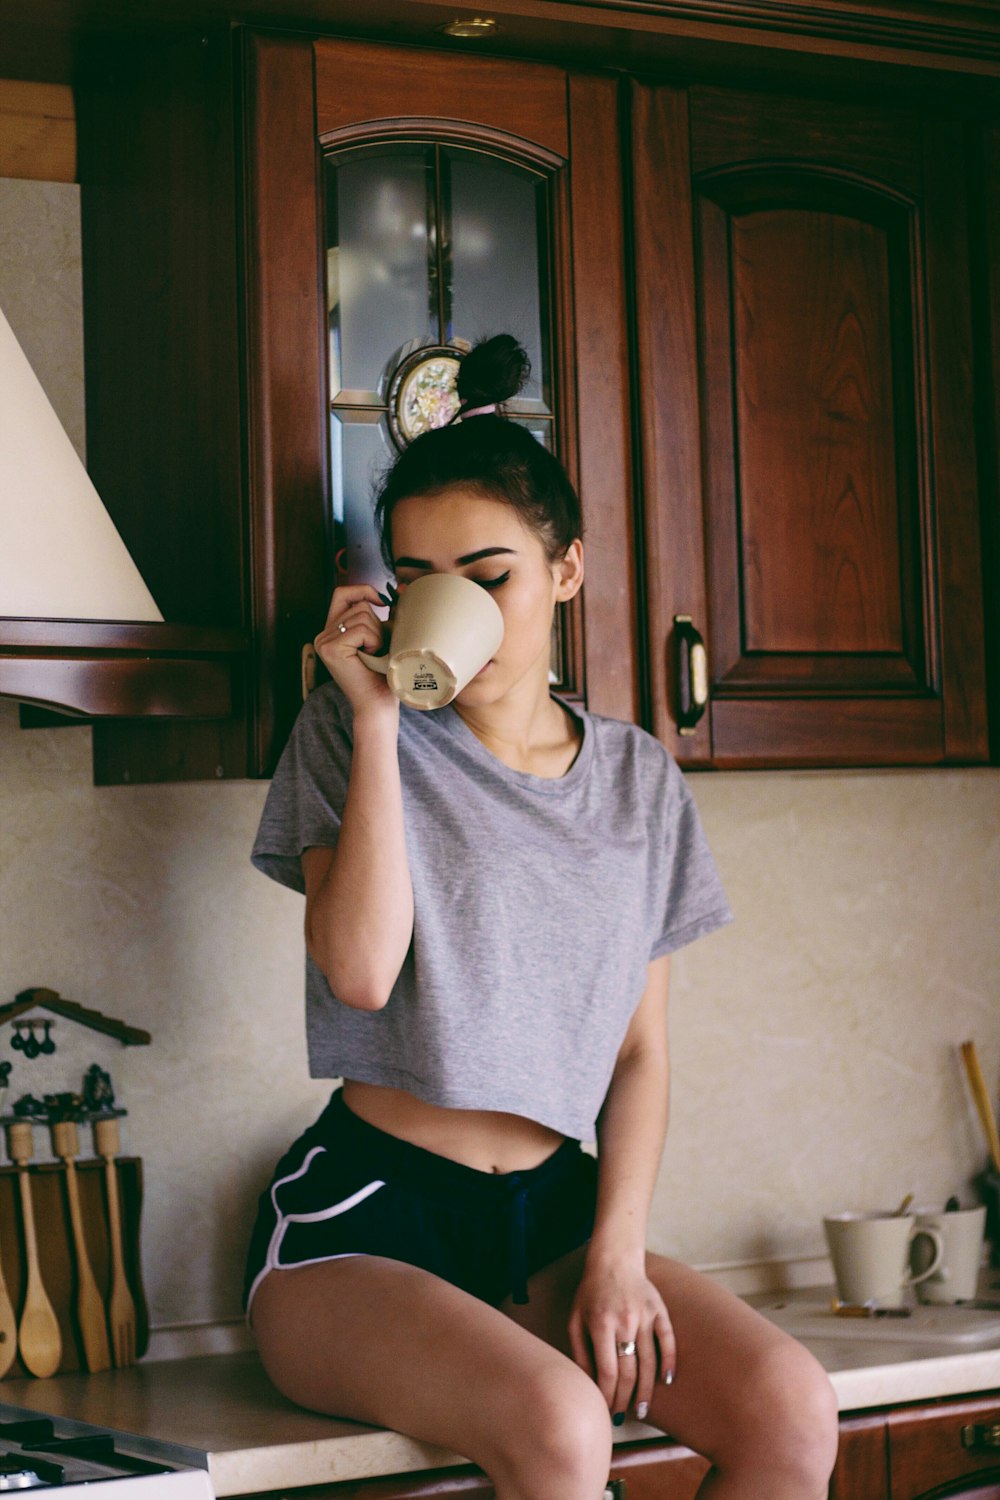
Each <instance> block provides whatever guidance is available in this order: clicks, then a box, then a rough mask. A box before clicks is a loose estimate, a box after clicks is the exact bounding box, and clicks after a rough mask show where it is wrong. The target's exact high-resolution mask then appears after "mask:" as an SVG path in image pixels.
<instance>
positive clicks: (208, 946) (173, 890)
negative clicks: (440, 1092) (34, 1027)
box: [0, 181, 1000, 1328]
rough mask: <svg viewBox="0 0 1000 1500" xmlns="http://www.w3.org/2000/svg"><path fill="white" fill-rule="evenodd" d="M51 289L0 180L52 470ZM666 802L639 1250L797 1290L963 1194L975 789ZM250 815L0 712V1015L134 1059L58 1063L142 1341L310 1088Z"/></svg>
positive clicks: (840, 776)
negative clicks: (73, 1011)
mask: <svg viewBox="0 0 1000 1500" xmlns="http://www.w3.org/2000/svg"><path fill="white" fill-rule="evenodd" d="M79 275H80V270H79V204H78V194H77V190H76V189H75V188H73V187H70V186H58V185H54V184H40V183H30V182H5V181H0V306H2V307H3V308H4V311H5V312H6V313H7V316H8V318H9V319H10V322H11V324H12V326H13V327H14V330H15V332H16V333H17V334H18V336H19V337H20V338H21V339H22V341H23V343H24V346H25V349H26V351H27V352H28V354H29V356H30V357H31V358H32V359H33V360H34V361H35V363H36V367H37V368H38V373H39V375H40V377H41V379H42V381H43V384H45V385H46V389H47V390H48V391H49V394H50V397H51V399H52V400H53V403H54V404H55V406H56V408H57V410H58V411H59V412H60V415H61V416H62V417H63V420H64V422H65V423H66V425H67V427H68V429H69V431H70V434H71V436H73V438H74V440H75V441H77V442H78V443H80V441H81V429H82V404H83V403H82V368H81V352H80V351H81V334H80V311H79V306H80V302H79ZM690 780H691V785H692V787H693V789H694V793H695V797H696V800H697V802H698V805H699V808H700V810H701V813H702V817H703V820H704V823H705V827H706V830H707V833H708V837H709V841H710V843H711V845H712V848H713V850H714V852H715V855H716V858H717V861H718V863H719V866H720V869H721V871H722V874H723V878H724V880H725V883H726V887H727V890H728V893H729V896H730V900H731V902H732V905H733V909H734V911H735V914H736V919H737V920H736V923H735V924H734V926H732V927H730V928H728V929H726V930H725V931H723V932H721V933H719V934H717V935H715V936H713V937H711V938H708V939H706V940H705V941H703V942H702V943H699V944H697V945H695V946H694V947H693V948H691V949H690V950H687V951H685V952H682V953H681V954H679V955H678V956H677V958H676V959H675V961H674V996H673V1001H672V1022H671V1034H672V1042H673V1057H674V1075H675V1076H674V1085H673V1107H672V1122H671V1128H670V1135H669V1138H668V1145H667V1151H666V1154H665V1158H664V1165H663V1169H662V1172H661V1175H660V1180H659V1183H658V1186H657V1191H656V1197H655V1202H654V1206H653V1213H652V1221H651V1232H650V1241H651V1244H652V1245H653V1247H654V1248H656V1249H660V1250H663V1251H666V1252H668V1253H671V1254H676V1255H679V1256H681V1257H682V1258H683V1259H686V1260H689V1261H692V1262H693V1263H695V1264H699V1265H719V1264H732V1263H742V1262H768V1263H770V1262H782V1263H794V1262H795V1261H796V1260H805V1261H808V1260H809V1259H810V1258H812V1257H815V1256H820V1255H822V1253H823V1241H822V1232H821V1229H820V1223H819V1220H820V1215H821V1214H822V1213H823V1212H824V1211H825V1210H829V1209H837V1208H847V1207H856V1206H860V1207H864V1206H876V1205H886V1204H890V1203H895V1202H897V1201H898V1200H899V1198H900V1197H902V1195H903V1193H904V1192H906V1191H913V1192H914V1193H915V1195H916V1197H917V1201H918V1202H934V1201H938V1202H941V1201H943V1199H944V1198H945V1197H946V1196H947V1195H948V1194H949V1193H951V1192H953V1191H957V1192H961V1193H963V1195H967V1194H968V1192H969V1182H970V1179H971V1177H972V1175H973V1174H974V1173H975V1171H976V1170H977V1169H978V1167H979V1166H980V1165H981V1163H982V1159H983V1152H982V1149H981V1147H980V1143H979V1136H978V1133H977V1128H976V1124H975V1118H974V1115H973V1113H972V1110H971V1107H970V1105H969V1103H968V1101H967V1097H966V1093H965V1088H964V1084H963V1081H962V1076H961V1070H960V1065H959V1059H958V1052H957V1045H958V1043H959V1042H960V1041H962V1040H963V1039H964V1038H965V1037H966V1036H974V1037H975V1038H976V1039H977V1040H978V1042H979V1045H980V1050H981V1054H982V1057H983V1062H984V1066H985V1069H986V1072H987V1076H988V1078H989V1079H990V1080H991V1081H992V1082H993V1083H994V1084H995V1083H996V1080H997V1077H998V1072H1000V1003H998V1002H1000V922H998V919H997V886H998V878H997V877H998V873H1000V817H998V804H1000V770H995V769H978V770H950V771H891V772H800V773H791V772H764V773H725V774H706V775H701V776H698V775H695V776H692V777H691V778H690ZM265 790H266V788H265V787H264V786H263V785H260V784H256V783H247V782H244V783H228V784H224V785H214V784H212V785H190V786H184V785H181V786H170V787H155V786H154V787H117V788H95V787H93V786H92V785H91V766H90V731H89V730H88V729H86V728H83V727H81V728H75V727H74V728H66V729H58V730H55V729H53V730H31V731H22V730H21V729H20V728H19V726H18V714H17V709H16V707H15V706H14V705H12V704H10V703H3V702H0V1003H2V1002H4V1001H6V1000H9V999H13V997H14V995H15V994H16V993H17V991H19V990H21V989H23V988H25V987H26V986H28V985H48V986H49V987H51V988H53V989H56V990H58V991H60V992H61V993H62V994H63V995H64V996H66V997H68V998H70V999H73V1000H77V1001H79V1002H81V1003H82V1004H84V1005H86V1006H90V1007H96V1008H98V1009H100V1010H103V1011H105V1012H106V1013H108V1014H110V1015H113V1016H117V1017H120V1018H122V1019H124V1020H126V1021H128V1022H129V1023H130V1024H132V1025H135V1026H140V1027H144V1028H146V1029H147V1030H149V1031H151V1032H152V1034H153V1044H152V1046H150V1047H139V1048H121V1049H115V1048H114V1047H109V1046H108V1045H107V1044H106V1043H104V1042H103V1041H97V1039H95V1044H96V1050H95V1045H91V1044H89V1043H84V1042H80V1043H74V1044H73V1045H72V1047H70V1046H69V1045H67V1052H66V1062H67V1066H68V1067H69V1066H70V1065H72V1066H73V1067H76V1063H77V1061H78V1060H81V1061H82V1060H83V1053H84V1052H86V1053H87V1057H86V1061H87V1062H89V1061H93V1060H99V1061H100V1062H101V1065H102V1066H103V1067H105V1068H107V1069H109V1070H110V1072H111V1073H112V1077H113V1079H114V1083H115V1087H116V1089H117V1091H118V1094H119V1097H120V1102H121V1103H123V1104H124V1106H125V1107H126V1108H127V1109H128V1110H129V1117H128V1121H127V1131H126V1149H128V1150H129V1151H131V1152H133V1153H135V1154H137V1155H139V1156H141V1157H142V1158H143V1159H144V1163H145V1173H146V1203H145V1210H144V1221H143V1222H144V1241H143V1249H144V1255H143V1260H144V1269H145V1282H146V1290H147V1294H148V1297H149V1304H150V1316H151V1322H152V1324H153V1325H154V1327H159V1328H164V1327H166V1326H168V1325H177V1324H189V1323H198V1322H215V1321H218V1320H225V1319H231V1318H235V1317H236V1316H237V1315H238V1301H239V1286H240V1279H241V1274H242V1255H243V1248H244V1240H245V1236H246V1233H247V1231H248V1229H249V1223H250V1218H251V1216H252V1212H253V1206H254V1201H255V1198H256V1195H257V1194H258V1192H259V1191H260V1190H261V1188H262V1186H263V1184H264V1181H265V1180H266V1177H267V1174H268V1171H269V1169H270V1166H271V1164H272V1161H273V1159H274V1157H275V1156H276V1155H278V1154H279V1153H280V1152H281V1150H282V1149H283V1148H284V1145H285V1144H286V1143H287V1141H288V1140H289V1139H290V1138H291V1136H292V1135H293V1134H294V1133H295V1132H296V1131H297V1130H298V1129H299V1128H300V1127H301V1126H302V1125H303V1124H304V1123H305V1122H306V1121H307V1120H309V1119H310V1118H311V1117H312V1116H313V1115H314V1114H315V1113H316V1112H318V1110H319V1108H320V1107H321V1105H322V1102H323V1100H324V1099H325V1097H326V1094H327V1091H328V1087H329V1086H328V1085H327V1084H324V1083H320V1082H315V1081H310V1080H309V1079H308V1078H307V1076H306V1061H305V1044H304V1035H303V1021H302V998H301V995H302V977H303V976H302V969H303V958H302V903H301V898H299V897H297V896H294V895H293V894H291V893H289V892H288V891H285V890H282V889H281V888H279V887H277V886H275V885H273V884H272V883H271V882H269V881H267V880H265V879H264V878H263V877H262V876H259V875H257V874H255V873H254V872H253V871H252V870H251V868H250V866H249V863H248V852H249V848H250V844H251V841H252V838H253V833H254V829H255V827H256V823H257V819H258V817H259V814H260V809H261V806H262V804H263V799H264V795H265ZM539 1003H544V997H539ZM69 1031H70V1027H69V1025H68V1023H60V1024H59V1026H58V1027H57V1028H56V1030H55V1032H54V1035H55V1036H56V1038H57V1039H58V1038H59V1037H60V1035H62V1036H64V1037H66V1038H67V1042H68V1033H69ZM90 1052H93V1053H94V1056H93V1058H91V1057H90V1056H89V1054H90ZM78 1053H79V1059H78V1057H77V1054H78ZM4 1057H10V1058H12V1059H16V1054H12V1053H10V1051H9V1040H8V1037H7V1034H6V1029H5V1034H3V1035H0V1060H2V1059H3V1058H4ZM56 1062H58V1055H57V1057H56V1058H52V1059H50V1060H49V1064H50V1066H51V1065H53V1064H55V1063H56ZM19 1066H27V1065H20V1064H19ZM18 1076H20V1075H18Z"/></svg>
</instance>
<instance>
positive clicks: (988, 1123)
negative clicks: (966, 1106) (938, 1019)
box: [961, 1042, 1000, 1173]
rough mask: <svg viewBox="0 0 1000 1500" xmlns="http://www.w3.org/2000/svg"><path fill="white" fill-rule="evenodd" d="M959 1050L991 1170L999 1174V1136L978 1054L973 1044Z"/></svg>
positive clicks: (969, 1043) (963, 1045) (967, 1044)
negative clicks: (981, 1129)
mask: <svg viewBox="0 0 1000 1500" xmlns="http://www.w3.org/2000/svg"><path fill="white" fill-rule="evenodd" d="M961 1050H962V1062H963V1063H964V1064H965V1076H966V1078H968V1080H969V1090H970V1092H971V1094H972V1099H973V1103H974V1104H975V1106H976V1111H977V1113H978V1115H979V1123H980V1124H981V1125H982V1127H983V1135H984V1136H985V1137H986V1144H987V1146H988V1147H989V1150H990V1158H991V1160H992V1162H993V1170H994V1171H995V1172H998V1173H1000V1135H998V1133H997V1122H996V1120H995V1118H994V1115H993V1105H992V1104H991V1103H990V1091H989V1089H988V1088H987V1087H986V1079H985V1078H984V1077H983V1070H982V1067H981V1066H980V1063H979V1053H978V1052H977V1051H976V1044H975V1042H963V1043H962V1049H961Z"/></svg>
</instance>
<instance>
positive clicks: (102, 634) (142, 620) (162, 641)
mask: <svg viewBox="0 0 1000 1500" xmlns="http://www.w3.org/2000/svg"><path fill="white" fill-rule="evenodd" d="M242 646H243V640H242V637H241V636H240V634H239V632H233V631H228V630H217V631H213V630H205V629H203V628H201V627H193V626H191V627H185V626H177V625H168V624H166V623H165V622H164V620H163V616H162V615H161V613H160V611H159V609H158V608H157V605H156V601H155V600H154V599H153V596H152V594H151V593H150V592H149V589H148V588H147V587H146V585H145V583H144V582H143V580H142V578H141V576H140V574H139V571H138V569H137V568H136V566H135V564H134V562H133V561H132V558H131V557H130V556H129V553H128V550H127V548H126V547H125V544H124V542H123V541H122V539H121V537H120V536H119V534H118V531H117V530H116V528H115V525H114V523H113V521H112V519H111V517H110V516H109V514H108V512H107V510H106V509H105V507H104V505H103V503H102V501H101V499H100V496H99V495H98V493H97V491H96V489H95V488H94V486H93V484H92V482H91V480H90V477H89V475H88V474H87V471H86V469H85V468H84V466H83V464H82V463H81V462H80V459H79V457H78V456H77V453H76V450H75V449H74V447H73V444H72V443H71V442H70V439H69V437H68V436H67V434H66V432H65V430H64V429H63V427H62V424H61V423H60V421H59V418H58V417H57V416H56V413H55V411H54V410H53V408H52V406H51V405H50V403H49V400H48V397H47V396H46V395H45V392H44V391H43V390H42V387H41V384H40V382H39V380H38V378H37V376H36V375H35V372H34V371H33V370H32V368H31V365H30V363H29V362H28V359H27V357H26V355H25V354H24V351H23V350H22V349H21V347H20V345H19V343H18V341H17V339H16V337H15V336H14V333H13V330H12V329H11V327H10V324H9V323H8V322H7V319H6V318H5V317H4V315H3V312H2V311H0V696H2V697H7V698H14V699H17V700H18V701H20V702H22V703H30V704H36V705H40V706H43V707H46V708H54V709H57V710H61V711H64V712H69V713H73V714H83V715H87V716H88V717H106V716H110V717H137V716H146V715H156V716H169V717H182V718H192V717H196V718H223V717H226V716H227V715H228V714H229V713H230V712H231V711H232V695H231V675H232V661H231V659H232V657H233V656H234V654H236V653H237V652H238V651H239V650H240V649H241V648H242Z"/></svg>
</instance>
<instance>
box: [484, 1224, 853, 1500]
mask: <svg viewBox="0 0 1000 1500" xmlns="http://www.w3.org/2000/svg"><path fill="white" fill-rule="evenodd" d="M584 1254H585V1249H584V1248H581V1249H580V1250H576V1251H574V1252H573V1253H572V1254H571V1255H567V1256H564V1257H563V1259H562V1260H559V1261H556V1262H555V1263H554V1264H553V1265H551V1266H547V1267H546V1268H545V1270H544V1271H540V1272H539V1273H538V1274H537V1275H536V1276H534V1277H532V1279H531V1282H530V1283H529V1293H530V1297H531V1301H530V1302H529V1303H528V1305H527V1306H526V1307H521V1306H515V1305H513V1304H511V1303H509V1302H505V1303H504V1304H503V1307H502V1311H504V1312H505V1313H507V1315H508V1316H509V1317H510V1318H511V1319H512V1320H514V1321H516V1322H517V1324H518V1325H519V1326H520V1327H523V1328H526V1329H530V1330H531V1331H532V1332H533V1333H536V1334H537V1335H538V1336H539V1337H540V1338H544V1339H547V1340H548V1341H549V1342H550V1343H552V1344H553V1345H554V1346H555V1347H556V1348H557V1349H561V1350H563V1351H564V1352H565V1353H567V1354H568V1353H569V1352H570V1346H569V1340H568V1337H567V1334H566V1324H567V1320H568V1318H569V1313H570V1308H571V1305H572V1301H573V1296H574V1293H575V1291H576V1287H577V1284H578V1282H579V1279H580V1275H581V1272H582V1269H583V1258H584ZM646 1266H647V1275H648V1276H649V1278H650V1280H651V1281H653V1282H654V1283H655V1284H656V1286H657V1288H658V1290H659V1292H660V1295H661V1296H662V1297H663V1300H664V1302H665V1303H666V1306H667V1311H668V1312H669V1314H670V1317H671V1321H672V1322H673V1325H674V1332H675V1334H676V1336H677V1370H676V1379H675V1381H674V1383H673V1385H671V1386H664V1385H663V1384H658V1385H657V1386H656V1390H655V1394H654V1396H653V1400H652V1404H651V1406H650V1410H649V1416H648V1417H647V1419H646V1420H647V1421H648V1422H649V1423H650V1424H651V1425H652V1426H654V1427H659V1428H660V1430H661V1431H663V1432H669V1433H670V1435H671V1436H672V1437H675V1438H676V1439H677V1440H678V1441H679V1442H682V1443H684V1444H685V1445H686V1446H687V1447H689V1448H693V1449H694V1450H695V1452H696V1453H701V1454H703V1455H704V1456H705V1457H706V1458H707V1459H709V1461H710V1462H711V1464H712V1469H711V1471H710V1473H709V1474H708V1475H707V1476H706V1478H705V1481H704V1483H703V1484H702V1487H701V1489H700V1490H699V1491H698V1494H699V1500H825V1497H826V1494H827V1485H828V1482H829V1477H830V1472H831V1470H832V1468H833V1464H834V1461H835V1458H836V1453H837V1409H836V1406H837V1403H836V1398H835V1396H834V1392H833V1388H832V1387H831V1385H830V1382H829V1380H828V1379H827V1377H826V1374H825V1373H824V1371H823V1369H822V1367H821V1366H820V1365H819V1364H818V1363H817V1362H816V1360H815V1359H813V1357H812V1355H811V1354H810V1353H809V1352H808V1350H806V1349H805V1348H804V1347H803V1346H802V1345H801V1344H799V1343H797V1342H796V1341H795V1340H794V1339H792V1338H789V1337H788V1335H787V1334H784V1333H782V1332H781V1330H780V1329H777V1328H775V1327H774V1326H773V1325H772V1324H770V1323H768V1322H767V1320H766V1319H765V1318H762V1317H761V1316H760V1315H759V1314H758V1313H755V1312H754V1311H753V1310H752V1309H751V1308H749V1307H747V1305H746V1303H744V1302H741V1301H740V1299H739V1298H738V1297H734V1296H733V1295H732V1293H731V1292H727V1291H726V1290H725V1289H724V1288H722V1287H720V1286H718V1285H717V1284H716V1283H715V1282H713V1281H712V1280H711V1279H710V1278H709V1277H707V1276H703V1275H701V1274H700V1273H699V1272H697V1271H692V1270H691V1269H690V1267H688V1266H684V1265H681V1264H680V1263H679V1262H677V1261H672V1260H667V1259H666V1258H665V1257H664V1256H661V1255H648V1256H647V1261H646Z"/></svg>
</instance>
